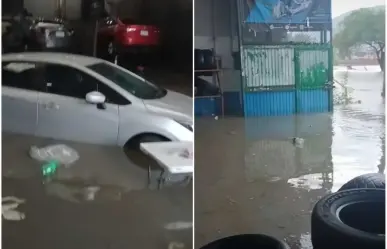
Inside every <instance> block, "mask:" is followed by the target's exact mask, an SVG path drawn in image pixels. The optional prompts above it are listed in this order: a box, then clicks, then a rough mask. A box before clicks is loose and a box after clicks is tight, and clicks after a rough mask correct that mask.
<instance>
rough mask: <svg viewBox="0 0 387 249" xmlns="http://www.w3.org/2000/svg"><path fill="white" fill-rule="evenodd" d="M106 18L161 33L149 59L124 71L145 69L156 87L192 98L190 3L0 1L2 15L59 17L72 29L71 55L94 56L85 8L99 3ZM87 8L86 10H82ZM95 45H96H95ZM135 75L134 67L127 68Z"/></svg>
mask: <svg viewBox="0 0 387 249" xmlns="http://www.w3.org/2000/svg"><path fill="white" fill-rule="evenodd" d="M98 1H99V3H100V4H101V5H103V7H104V10H105V11H106V12H107V14H108V15H112V16H118V17H120V18H131V19H134V20H136V22H138V23H149V24H152V25H154V26H156V27H158V28H159V29H160V34H161V35H160V45H159V46H158V49H157V50H156V51H155V52H154V53H152V54H151V55H150V56H149V55H146V56H142V55H140V56H137V55H136V56H129V57H128V58H125V61H123V62H119V64H121V65H122V66H124V67H127V66H126V64H127V62H129V63H130V64H131V65H133V64H134V65H136V64H137V65H138V66H143V67H144V72H143V75H144V77H145V78H148V79H150V80H151V81H153V82H154V83H155V84H158V85H161V86H163V87H165V88H168V89H171V90H175V91H178V92H181V93H184V94H187V95H189V96H192V81H191V77H192V75H191V74H192V47H193V44H192V0H166V1H156V0H95V1H93V0H55V1H48V0H17V1H3V2H2V9H3V13H2V14H3V15H7V14H15V13H18V12H20V11H21V10H22V9H23V8H25V9H26V10H28V11H29V12H30V13H31V14H32V15H33V16H34V17H44V18H55V17H58V16H60V17H62V18H63V19H65V20H66V21H68V22H69V23H70V24H71V26H72V28H74V31H75V32H74V44H73V47H74V49H72V50H73V52H74V53H77V54H83V55H89V56H92V55H93V48H94V37H95V33H94V31H95V27H96V22H95V18H92V17H90V13H89V12H90V10H88V9H87V6H90V5H91V4H93V2H98ZM85 6H86V7H85ZM97 42H98V41H97ZM129 69H130V70H132V71H134V70H135V67H134V68H133V67H131V68H129Z"/></svg>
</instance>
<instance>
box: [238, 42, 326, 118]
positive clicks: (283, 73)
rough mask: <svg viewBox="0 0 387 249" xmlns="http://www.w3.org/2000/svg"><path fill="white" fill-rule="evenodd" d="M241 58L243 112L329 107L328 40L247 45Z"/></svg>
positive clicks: (257, 113) (255, 113)
mask: <svg viewBox="0 0 387 249" xmlns="http://www.w3.org/2000/svg"><path fill="white" fill-rule="evenodd" d="M241 58H242V77H243V91H244V109H245V115H246V116H261V115H264V116H267V115H268V116H272V115H289V114H295V113H309V112H326V111H330V110H332V81H333V60H332V47H331V46H330V44H313V45H312V44H310V45H304V44H303V45H282V46H281V45H275V46H267V45H266V46H257V45H256V46H254V45H248V46H243V47H242V49H241ZM257 108H259V109H257Z"/></svg>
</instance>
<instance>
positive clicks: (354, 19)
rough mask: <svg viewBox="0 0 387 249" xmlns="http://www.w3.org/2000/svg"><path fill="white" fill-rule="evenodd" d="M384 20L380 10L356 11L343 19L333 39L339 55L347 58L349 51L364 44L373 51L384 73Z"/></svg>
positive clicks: (384, 16)
mask: <svg viewBox="0 0 387 249" xmlns="http://www.w3.org/2000/svg"><path fill="white" fill-rule="evenodd" d="M385 19H386V15H385V10H384V9H381V8H377V9H376V8H363V9H358V10H356V11H353V12H352V13H351V14H349V15H348V16H347V17H345V18H344V20H343V21H342V22H341V24H340V26H341V27H340V29H341V31H340V32H339V33H338V34H337V35H335V37H334V39H333V45H334V46H335V47H336V48H337V49H338V50H339V55H341V56H348V55H349V54H350V49H352V48H356V47H358V46H361V45H365V44H366V45H368V46H370V47H371V48H372V49H374V51H375V53H376V55H377V58H378V61H379V64H380V65H381V67H382V70H383V71H384V47H385Z"/></svg>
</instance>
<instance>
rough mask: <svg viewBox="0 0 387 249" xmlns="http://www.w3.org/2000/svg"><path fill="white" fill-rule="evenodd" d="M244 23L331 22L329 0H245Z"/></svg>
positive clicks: (290, 23) (293, 23)
mask: <svg viewBox="0 0 387 249" xmlns="http://www.w3.org/2000/svg"><path fill="white" fill-rule="evenodd" d="M245 1H246V3H247V7H248V8H247V10H248V15H246V17H245V18H246V19H245V20H244V21H245V22H246V23H255V24H267V25H270V24H273V25H275V26H276V24H289V25H295V24H296V25H297V24H298V25H299V24H302V25H305V26H306V27H308V26H310V25H312V26H313V24H329V23H331V22H332V15H331V0H245Z"/></svg>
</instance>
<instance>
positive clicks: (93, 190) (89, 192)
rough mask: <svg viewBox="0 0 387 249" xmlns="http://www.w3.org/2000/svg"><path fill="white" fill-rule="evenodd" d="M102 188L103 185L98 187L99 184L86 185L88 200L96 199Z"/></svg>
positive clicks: (86, 197)
mask: <svg viewBox="0 0 387 249" xmlns="http://www.w3.org/2000/svg"><path fill="white" fill-rule="evenodd" d="M100 190H101V187H98V186H90V187H86V188H85V200H86V201H94V199H95V195H96V194H97V192H98V191H100Z"/></svg>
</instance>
